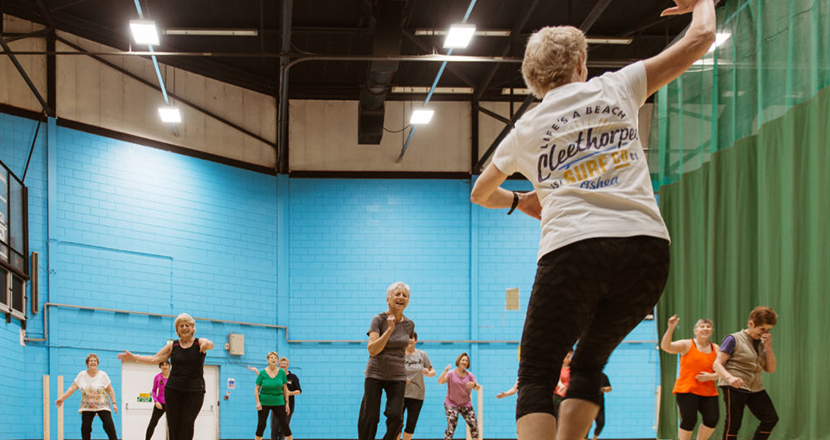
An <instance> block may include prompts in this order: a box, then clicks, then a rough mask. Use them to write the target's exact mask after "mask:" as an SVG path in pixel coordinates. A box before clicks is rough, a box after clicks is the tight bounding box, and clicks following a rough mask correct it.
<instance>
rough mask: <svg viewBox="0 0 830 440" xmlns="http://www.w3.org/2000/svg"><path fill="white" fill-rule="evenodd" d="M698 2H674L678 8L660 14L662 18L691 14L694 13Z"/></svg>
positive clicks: (685, 0)
mask: <svg viewBox="0 0 830 440" xmlns="http://www.w3.org/2000/svg"><path fill="white" fill-rule="evenodd" d="M697 2H698V0H674V3H675V4H676V5H677V6H672V7H671V8H666V9H665V10H664V11H663V12H661V13H660V16H661V17H665V16H667V15H682V14H688V13H689V12H692V10H693V9H694V8H695V5H696V4H697Z"/></svg>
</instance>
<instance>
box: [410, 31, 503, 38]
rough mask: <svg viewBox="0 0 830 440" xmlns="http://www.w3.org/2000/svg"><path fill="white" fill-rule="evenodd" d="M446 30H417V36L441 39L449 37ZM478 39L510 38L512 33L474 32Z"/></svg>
mask: <svg viewBox="0 0 830 440" xmlns="http://www.w3.org/2000/svg"><path fill="white" fill-rule="evenodd" d="M447 33H448V31H447V30H446V29H415V35H416V36H419V37H424V36H427V37H440V36H444V35H447ZM473 35H475V36H476V37H509V36H510V31H504V30H497V29H495V30H476V31H475V32H473Z"/></svg>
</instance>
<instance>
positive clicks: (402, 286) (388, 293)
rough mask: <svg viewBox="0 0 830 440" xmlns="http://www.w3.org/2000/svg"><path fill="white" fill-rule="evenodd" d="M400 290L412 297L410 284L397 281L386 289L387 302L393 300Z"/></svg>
mask: <svg viewBox="0 0 830 440" xmlns="http://www.w3.org/2000/svg"><path fill="white" fill-rule="evenodd" d="M399 290H403V291H404V292H406V294H407V295H410V294H411V293H412V292H411V291H410V290H409V285H408V284H406V283H404V282H403V281H396V282H394V283H392V284H390V285H389V287H387V288H386V300H387V301H389V298H392V295H393V294H394V293H395V292H397V291H399Z"/></svg>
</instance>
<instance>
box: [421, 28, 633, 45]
mask: <svg viewBox="0 0 830 440" xmlns="http://www.w3.org/2000/svg"><path fill="white" fill-rule="evenodd" d="M448 33H449V32H448V31H447V30H445V29H429V28H421V29H415V36H419V37H440V36H444V35H447V34H448ZM473 34H474V35H475V36H476V37H509V36H510V31H509V30H503V29H488V30H478V29H476V31H475V32H474V33H473ZM585 39H586V40H587V41H588V44H631V42H632V41H634V39H633V38H617V37H586V38H585Z"/></svg>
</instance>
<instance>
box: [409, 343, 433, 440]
mask: <svg viewBox="0 0 830 440" xmlns="http://www.w3.org/2000/svg"><path fill="white" fill-rule="evenodd" d="M417 342H418V333H415V332H413V333H412V336H411V337H410V338H409V345H407V346H406V394H405V396H404V399H403V408H404V411H405V412H406V413H407V416H406V426H405V427H404V429H403V440H412V434H415V425H416V424H417V423H418V416H419V415H420V414H421V407H422V406H423V405H424V397H425V394H426V393H425V391H426V390H425V388H424V376H427V377H434V376H435V369H434V368H432V362H430V360H429V355H427V354H426V352H425V351H423V350H418V349H416V348H415V344H416V343H417Z"/></svg>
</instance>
